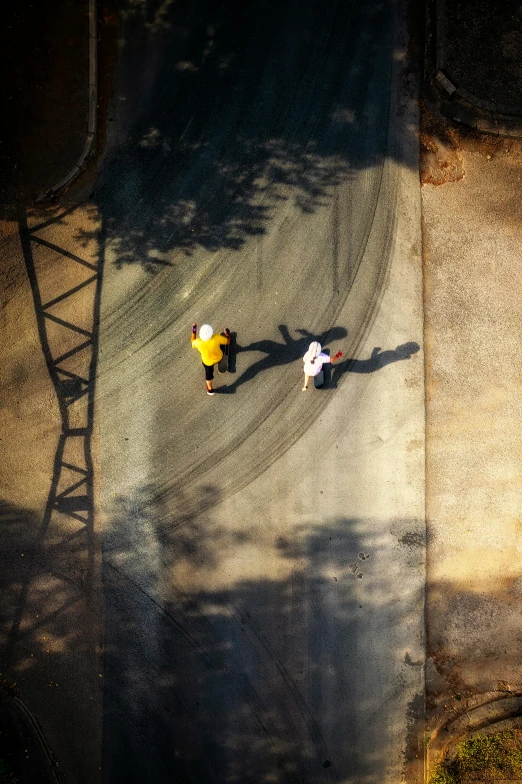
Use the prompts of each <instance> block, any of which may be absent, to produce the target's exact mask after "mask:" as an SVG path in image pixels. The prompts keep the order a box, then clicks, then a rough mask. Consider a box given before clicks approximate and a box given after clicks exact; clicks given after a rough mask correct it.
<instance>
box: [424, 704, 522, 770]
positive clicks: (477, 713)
mask: <svg viewBox="0 0 522 784" xmlns="http://www.w3.org/2000/svg"><path fill="white" fill-rule="evenodd" d="M462 711H463V712H462V713H460V714H458V715H455V714H453V716H452V717H451V718H450V719H447V718H446V719H444V720H442V721H441V722H439V723H438V724H436V725H435V726H434V727H431V728H429V729H428V732H429V735H430V737H429V742H428V743H427V746H426V781H429V777H430V775H431V774H432V773H433V771H434V770H435V768H436V767H437V766H438V765H439V764H440V763H441V762H442V760H443V759H444V758H446V757H448V758H450V759H451V758H452V757H453V756H454V755H455V754H456V751H457V750H456V746H457V744H458V743H459V742H460V741H461V740H463V739H464V738H466V737H467V738H472V737H475V736H476V735H487V734H489V733H492V732H498V731H500V730H507V729H515V728H516V729H521V728H522V694H519V693H518V692H514V693H506V692H503V693H500V694H499V692H490V693H488V694H483V695H481V697H479V698H475V700H474V701H473V702H471V703H468V704H467V705H465V706H463V708H462Z"/></svg>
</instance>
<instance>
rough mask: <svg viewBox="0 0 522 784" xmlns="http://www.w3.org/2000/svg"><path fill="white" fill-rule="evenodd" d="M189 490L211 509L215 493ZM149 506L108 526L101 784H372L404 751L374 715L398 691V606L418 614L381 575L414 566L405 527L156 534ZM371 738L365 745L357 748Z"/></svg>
mask: <svg viewBox="0 0 522 784" xmlns="http://www.w3.org/2000/svg"><path fill="white" fill-rule="evenodd" d="M201 490H202V492H203V496H204V497H205V499H207V500H208V497H209V496H211V497H213V499H214V502H215V504H219V501H220V492H219V488H217V487H206V488H202V489H201ZM156 498H157V489H156V488H154V487H153V486H146V487H144V488H141V489H138V490H137V491H136V493H134V494H130V495H129V496H118V497H117V498H116V499H115V501H114V505H113V507H112V508H111V509H109V510H108V512H109V514H110V515H112V514H113V516H112V517H111V518H110V519H109V523H108V526H107V528H106V549H105V553H104V600H105V610H106V613H105V671H104V685H105V708H104V716H105V726H104V761H103V769H104V776H105V777H106V779H107V780H108V781H115V780H119V781H126V782H128V783H129V784H131V783H133V782H142V781H145V780H150V781H154V782H156V784H163V783H165V784H166V783H167V782H170V781H172V779H173V777H174V778H175V779H176V780H179V781H180V782H194V784H205V783H206V782H216V781H226V782H236V781H237V782H239V781H252V782H254V781H255V782H288V781H306V782H310V783H311V782H334V781H341V780H343V781H344V780H345V778H346V776H347V773H348V771H349V772H350V776H351V777H353V780H354V781H363V780H364V781H366V782H368V783H369V784H381V782H382V781H383V780H384V779H385V772H386V770H387V769H388V768H389V765H390V759H389V755H388V751H389V749H390V747H392V746H393V744H394V743H395V744H397V745H396V747H395V748H399V747H403V746H404V743H403V742H402V743H401V742H400V740H399V741H398V736H400V733H401V730H400V728H397V727H396V726H392V727H390V726H389V724H387V719H386V711H383V709H382V706H383V704H387V703H388V701H389V700H390V699H397V695H396V694H395V692H394V689H396V688H397V684H398V683H400V684H401V686H400V688H399V689H398V693H399V694H400V695H402V694H404V691H405V689H404V683H405V680H404V678H406V681H408V682H409V683H411V681H410V680H409V678H410V676H409V675H408V674H407V673H408V671H409V672H411V671H412V670H411V665H410V664H408V663H406V664H405V663H404V662H403V651H404V645H405V639H406V638H407V636H408V634H409V630H410V625H411V612H412V611H413V610H412V606H411V602H413V606H416V603H417V602H420V604H419V607H420V606H421V604H422V586H421V585H420V581H419V585H418V586H417V582H416V581H417V580H418V577H417V576H415V577H414V578H413V583H411V584H410V582H409V578H408V575H407V574H406V573H403V577H402V586H403V589H402V590H403V593H402V598H401V601H397V598H394V589H393V588H392V582H393V578H392V574H393V573H394V572H395V570H396V569H399V570H400V571H403V570H401V569H400V565H401V564H402V563H403V561H404V565H405V564H406V561H408V559H409V560H410V561H411V559H413V560H414V561H415V563H417V562H419V563H421V562H422V559H423V548H422V537H421V538H420V543H419V542H418V537H417V536H416V534H414V533H412V530H413V529H414V530H415V532H416V529H417V528H418V523H414V522H410V523H408V521H393V523H392V524H391V527H392V529H393V531H394V533H393V534H391V535H390V534H389V533H388V534H386V533H384V529H383V528H382V527H381V524H379V523H375V522H372V524H371V525H369V526H365V524H364V521H361V520H357V519H349V518H343V519H339V520H331V521H328V522H325V523H317V524H313V523H311V524H306V525H304V524H303V525H302V526H298V527H297V528H296V529H293V530H292V529H290V532H287V533H285V534H284V535H283V534H281V533H280V532H276V531H274V532H273V533H272V534H269V533H267V532H266V531H265V532H263V531H262V529H260V528H259V525H257V522H258V521H252V525H251V526H247V527H245V526H244V525H242V524H241V523H240V522H238V523H235V524H227V525H223V524H221V523H217V524H216V522H215V520H214V519H213V514H212V510H211V509H207V512H206V513H204V514H203V515H197V516H195V517H188V518H184V519H183V520H182V521H177V522H176V521H175V520H171V525H170V528H169V530H168V532H167V533H166V532H165V527H164V526H160V529H161V533H160V529H158V528H157V521H158V520H162V521H164V520H165V518H166V516H168V509H167V508H166V507H165V506H163V505H162V504H159V505H158V503H157V501H156V500H155V499H156ZM181 505H183V504H181ZM235 526H237V527H235ZM390 536H391V538H390V547H391V548H392V550H391V552H393V553H394V554H393V556H392V560H393V561H397V563H394V564H393V565H392V564H391V563H390V550H388V549H387V546H385V545H384V544H383V542H384V541H385V540H386V538H387V537H390ZM401 541H403V542H406V541H408V542H410V541H413V542H414V543H413V545H410V544H408V545H406V544H401ZM252 548H254V549H256V548H257V552H258V555H257V556H256V557H257V558H259V559H263V558H267V559H268V560H271V561H272V562H278V563H279V568H278V572H279V577H274V576H273V575H271V576H269V575H266V574H265V573H266V569H265V568H264V567H263V565H262V561H260V562H259V564H258V565H257V566H256V565H255V564H256V561H255V559H254V561H252V557H251V553H252ZM253 566H254V569H253V570H252V567H253ZM406 595H408V596H409V597H410V599H408V601H404V597H405V596H406ZM383 634H385V636H386V645H381V644H380V640H381V637H382V635H383ZM390 661H394V662H395V664H394V665H393V666H392V667H391V669H390ZM370 666H371V668H372V672H374V673H382V672H391V671H392V670H393V669H394V667H395V669H396V671H397V673H396V674H397V680H396V682H394V680H393V678H392V680H391V681H390V682H384V681H383V680H382V679H381V680H380V679H379V678H377V679H376V678H375V677H372V678H369V677H368V676H369V672H370V670H369V667H370ZM415 666H418V664H415ZM415 682H416V681H415ZM394 694H395V696H393V695H394ZM399 699H401V698H399ZM420 703H422V699H421V700H420ZM406 708H407V706H405V711H406ZM414 718H415V717H413V716H410V719H411V720H413V719H414ZM417 718H418V717H417ZM368 722H369V725H370V726H371V727H372V729H371V732H370V735H371V737H372V738H378V739H379V742H378V745H372V744H370V745H368V746H366V745H365V744H364V743H361V742H360V738H361V737H362V736H365V733H366V729H364V727H366V726H367V723H368ZM403 734H404V733H403ZM138 738H139V743H137V742H136V739H138ZM356 738H358V739H359V740H356ZM402 741H404V738H402ZM398 762H399V764H402V759H399V760H398Z"/></svg>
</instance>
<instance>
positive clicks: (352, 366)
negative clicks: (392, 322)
mask: <svg viewBox="0 0 522 784" xmlns="http://www.w3.org/2000/svg"><path fill="white" fill-rule="evenodd" d="M419 349H420V346H419V344H418V343H415V342H413V341H411V342H408V343H402V344H401V345H400V346H397V348H395V349H387V350H385V351H383V350H382V349H381V348H380V346H376V347H375V348H374V349H373V351H372V353H371V355H370V356H369V357H368V359H345V360H343V361H342V362H336V363H335V365H330V369H329V377H328V378H327V382H328V387H329V388H330V389H332V388H334V387H336V386H337V384H338V382H339V380H340V378H341V376H342V375H343V374H344V373H375V371H376V370H381V369H382V368H383V367H386V365H391V364H392V363H393V362H402V361H403V360H405V359H411V357H412V356H413V354H416V353H417V351H419Z"/></svg>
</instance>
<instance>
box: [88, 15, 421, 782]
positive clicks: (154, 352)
mask: <svg viewBox="0 0 522 784" xmlns="http://www.w3.org/2000/svg"><path fill="white" fill-rule="evenodd" d="M147 14H148V15H147ZM119 35H120V42H121V54H120V59H119V66H118V73H117V78H116V84H115V93H114V97H113V113H112V116H111V118H110V124H111V136H110V147H109V152H108V154H107V158H106V161H105V165H104V170H103V173H102V177H101V181H100V183H99V185H98V187H97V189H96V190H95V192H94V194H93V198H94V200H95V201H96V204H97V206H98V208H99V210H100V215H101V220H102V242H103V246H104V281H103V289H102V313H101V344H100V363H99V386H98V390H99V399H98V416H99V420H98V422H99V428H100V434H101V436H102V437H101V442H100V443H101V473H100V477H101V478H100V487H99V494H98V507H99V510H100V513H101V515H102V518H103V530H104V533H103V539H104V544H103V563H104V566H103V575H104V601H105V645H104V654H105V671H104V685H105V693H104V750H103V757H104V759H103V770H104V774H103V775H104V780H106V781H108V782H120V781H122V782H123V781H125V782H149V781H150V782H167V781H173V780H175V781H187V782H190V781H193V782H217V781H219V782H246V781H252V782H262V781H266V782H268V781H278V782H279V781H280V782H283V781H284V782H290V781H292V782H294V781H295V782H297V781H302V782H315V781H347V782H379V783H381V782H383V781H390V782H391V781H397V780H399V779H398V776H399V775H402V773H400V771H404V769H405V766H406V765H407V761H408V744H409V745H410V746H411V745H412V742H413V741H412V737H411V735H412V732H413V734H414V730H412V728H414V727H415V722H416V721H417V720H418V717H419V711H420V707H419V704H420V703H422V699H421V697H420V695H421V694H422V684H421V680H420V675H419V673H420V672H421V669H422V654H420V653H419V650H420V649H419V644H420V642H421V639H422V618H423V616H422V588H423V583H422V563H423V557H422V553H423V550H422V543H423V528H422V522H421V520H422V509H421V503H420V498H421V496H422V492H421V491H422V479H423V469H422V460H421V459H420V458H419V457H418V454H419V452H418V449H417V452H415V454H416V455H417V457H415V458H414V459H413V458H411V456H410V457H408V459H406V458H405V457H404V455H405V454H406V449H407V447H406V444H410V447H409V452H410V453H411V452H412V447H411V444H412V443H414V442H415V443H417V442H418V443H417V447H418V446H419V443H420V444H421V443H422V437H421V439H420V441H419V438H418V437H417V438H416V436H418V435H419V433H420V432H422V431H421V423H422V417H421V414H422V380H421V379H422V366H421V361H420V360H419V356H420V355H418V356H417V357H415V359H413V356H414V355H415V354H417V351H418V348H419V345H418V344H419V343H420V342H421V334H422V333H421V320H420V315H419V312H420V311H419V308H420V305H419V303H420V285H419V281H418V272H417V273H414V272H413V271H412V270H413V266H412V265H411V263H410V266H409V267H407V268H406V269H403V268H402V267H401V264H404V262H405V260H406V262H408V261H409V262H411V259H412V258H413V259H415V258H417V259H418V254H419V247H420V246H419V244H418V236H417V233H418V223H416V221H418V214H417V212H416V210H417V209H418V194H417V195H415V197H414V198H413V201H412V204H413V208H412V209H408V210H406V209H405V206H404V204H405V201H406V202H407V201H408V200H407V199H405V197H404V196H403V195H401V194H402V191H404V190H406V189H407V187H410V188H411V182H413V183H415V182H417V178H416V174H415V166H416V159H415V152H414V149H415V128H414V125H413V124H412V123H411V122H406V121H403V122H402V123H398V120H397V103H400V100H401V99H400V97H398V82H397V79H396V78H394V76H393V74H394V71H393V64H394V60H395V61H398V60H400V58H401V57H402V55H401V51H403V49H402V50H401V47H400V45H399V44H398V43H397V41H396V39H395V38H394V7H393V4H392V3H391V2H384V3H383V2H380V3H377V2H370V1H367V2H363V3H355V2H353V3H352V2H348V3H346V2H345V3H341V2H339V3H337V2H334V1H333V0H331V1H330V0H326V1H325V0H323V1H322V2H319V1H318V0H317V2H315V1H314V0H308V2H306V3H299V4H297V3H292V2H279V3H275V2H274V3H269V4H266V3H260V2H253V3H248V4H237V5H235V4H229V5H215V6H213V5H208V4H206V3H203V2H201V3H190V4H189V3H186V4H175V5H172V6H171V5H169V4H167V5H165V4H163V5H162V6H161V7H159V6H158V9H156V10H151V9H150V8H149V10H148V11H147V12H145V11H144V10H143V7H142V6H136V5H130V6H129V7H128V8H126V9H124V10H122V12H121V18H120V34H119ZM401 89H402V86H401ZM409 98H410V99H411V96H410V97H409ZM403 100H405V101H406V102H407V100H408V98H406V99H403ZM404 107H405V104H403V106H402V109H403V114H404ZM390 118H391V120H390ZM401 177H402V181H401ZM408 177H410V180H409V185H407V187H406V186H405V185H404V182H405V179H406V180H407V179H408ZM401 182H402V184H401ZM416 187H418V184H417V186H416ZM401 204H402V207H401ZM410 206H411V205H410ZM401 209H402V213H401ZM405 215H406V216H407V217H406V218H405ZM401 216H402V217H401ZM408 216H409V217H408ZM399 220H406V222H408V221H410V223H409V224H408V228H407V229H406V230H403V234H404V235H405V236H406V239H404V236H403V237H402V240H398V239H397V236H398V234H397V222H398V221H399ZM412 226H413V228H412ZM401 242H402V245H401ZM415 243H417V244H416V246H415ZM394 259H398V260H399V261H397V262H395V261H394ZM395 263H396V264H397V265H398V266H394V264H395ZM415 275H417V277H415ZM412 281H413V282H412ZM392 294H393V296H392ZM413 301H415V304H412V302H413ZM404 302H406V305H404ZM193 321H196V322H198V323H199V324H201V323H203V322H210V323H212V324H213V325H214V327H215V328H216V329H222V328H223V327H225V326H228V327H230V328H231V329H232V330H233V331H234V332H236V333H237V353H236V357H235V372H234V373H232V374H229V375H227V376H223V377H221V376H218V377H217V378H216V387H217V388H218V391H219V394H216V395H215V397H214V398H212V399H210V398H208V397H207V396H206V394H205V390H204V381H203V372H202V368H201V364H200V362H199V359H198V356H196V355H195V352H193V351H192V350H191V348H190V340H189V337H190V324H191V323H192V322H193ZM374 335H375V336H376V338H375V339H377V336H378V338H379V342H378V343H376V342H372V341H373V339H374ZM312 339H319V340H321V342H322V343H323V345H324V346H325V347H326V348H327V349H329V350H330V351H331V352H332V354H333V353H335V351H336V350H337V349H339V348H341V349H342V350H343V352H344V358H345V361H343V362H342V363H341V364H340V366H339V367H338V368H337V369H336V370H335V372H334V374H333V377H332V378H331V379H330V384H329V385H328V388H327V389H325V390H324V391H323V392H316V391H315V390H313V389H311V390H309V391H308V392H307V393H306V394H303V393H301V391H300V387H301V383H302V363H301V357H302V355H303V354H304V351H305V350H306V347H307V345H308V343H309V342H310V340H312ZM368 341H369V342H368ZM415 341H417V343H415ZM352 360H353V361H352ZM403 360H406V362H405V361H403ZM415 362H416V365H415V368H416V369H415V371H411V370H408V371H406V370H405V368H406V367H407V368H408V369H409V368H411V367H413V366H414V364H413V363H415ZM408 374H409V377H408V378H406V377H407V376H408ZM374 379H375V381H374ZM417 447H416V448H417ZM408 461H409V462H408ZM337 583H341V585H339V586H338V587H335V586H336V584H337ZM419 668H420V669H419ZM412 673H413V674H412ZM419 700H420V703H419ZM413 745H414V744H413ZM410 751H411V749H410Z"/></svg>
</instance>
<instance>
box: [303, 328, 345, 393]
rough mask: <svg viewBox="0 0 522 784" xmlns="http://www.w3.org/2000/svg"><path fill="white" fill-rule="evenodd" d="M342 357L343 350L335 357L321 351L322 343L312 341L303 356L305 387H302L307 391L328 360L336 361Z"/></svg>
mask: <svg viewBox="0 0 522 784" xmlns="http://www.w3.org/2000/svg"><path fill="white" fill-rule="evenodd" d="M339 357H342V352H341V351H338V352H337V354H336V355H335V357H330V356H328V354H323V353H322V351H321V344H320V343H318V342H317V340H314V342H313V343H310V345H309V346H308V351H307V352H306V354H305V355H304V357H303V362H304V376H305V377H304V387H303V388H302V391H303V392H306V390H307V389H308V382H309V381H310V379H311V378H313V377H314V376H317V375H318V374H319V373H320V372H321V370H322V369H323V365H327V364H328V362H331V363H334V362H335V360H336V359H339Z"/></svg>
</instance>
